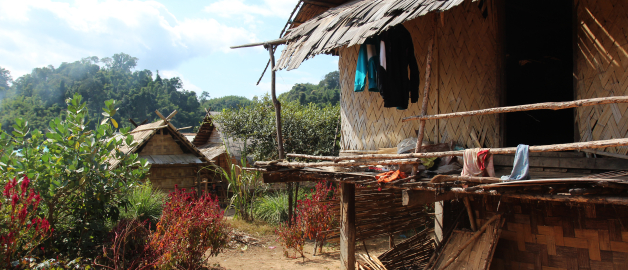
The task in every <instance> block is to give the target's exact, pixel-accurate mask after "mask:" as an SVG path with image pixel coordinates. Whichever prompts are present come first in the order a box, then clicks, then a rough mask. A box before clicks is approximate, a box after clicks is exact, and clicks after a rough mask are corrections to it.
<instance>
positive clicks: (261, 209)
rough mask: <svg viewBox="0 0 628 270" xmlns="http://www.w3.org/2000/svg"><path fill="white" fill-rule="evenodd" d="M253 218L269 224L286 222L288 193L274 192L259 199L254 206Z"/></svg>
mask: <svg viewBox="0 0 628 270" xmlns="http://www.w3.org/2000/svg"><path fill="white" fill-rule="evenodd" d="M253 212H254V213H255V218H257V219H261V220H263V221H266V222H268V223H270V224H275V225H277V224H279V223H282V222H285V221H288V193H285V192H275V193H269V194H266V195H264V196H263V197H261V198H259V199H258V200H257V201H256V202H255V205H254V210H253Z"/></svg>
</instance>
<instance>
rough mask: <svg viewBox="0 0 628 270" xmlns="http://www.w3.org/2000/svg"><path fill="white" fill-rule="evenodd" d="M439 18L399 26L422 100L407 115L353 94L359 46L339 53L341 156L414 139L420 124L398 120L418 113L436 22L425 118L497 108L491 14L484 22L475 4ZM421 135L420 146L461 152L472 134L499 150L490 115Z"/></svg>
mask: <svg viewBox="0 0 628 270" xmlns="http://www.w3.org/2000/svg"><path fill="white" fill-rule="evenodd" d="M488 2H489V3H490V2H492V1H488ZM488 6H489V7H491V6H492V5H491V4H489V5H488ZM443 15H444V16H443V17H442V21H441V17H440V15H438V14H428V15H426V16H422V17H419V18H417V19H414V20H411V21H408V22H406V23H404V26H405V27H406V28H407V29H408V31H410V33H411V35H412V39H413V42H414V44H413V45H414V52H415V58H416V59H417V62H418V65H419V70H420V72H421V76H420V77H421V83H420V86H419V89H420V97H421V99H420V100H419V102H418V103H413V104H410V105H409V107H408V109H407V110H397V109H396V108H384V107H383V100H382V98H381V96H380V94H379V93H376V92H368V91H364V92H357V93H356V92H353V83H354V78H355V66H356V62H357V56H358V50H359V46H358V45H356V46H351V47H342V48H341V49H340V60H339V70H340V83H341V93H342V94H341V117H342V144H341V145H342V149H343V150H377V149H378V148H388V147H395V146H397V144H398V143H399V142H400V141H401V140H403V139H405V138H408V137H416V130H418V128H419V121H410V122H405V123H402V122H401V119H402V118H404V117H407V116H412V115H418V114H420V112H421V103H422V96H423V93H422V92H423V87H424V83H425V61H426V56H427V45H428V43H429V41H430V39H431V38H433V37H434V33H435V24H436V22H437V21H438V28H437V29H438V30H437V31H438V37H437V38H436V42H435V48H434V53H433V54H434V55H433V57H434V58H433V61H432V66H433V72H432V77H431V82H432V83H431V89H430V96H429V108H428V110H427V112H428V114H437V113H446V112H456V111H466V110H477V109H483V108H490V107H497V106H498V104H499V100H498V97H497V90H496V89H497V85H496V78H497V68H496V63H497V61H496V58H495V57H496V54H497V47H496V45H495V42H496V31H495V29H496V27H495V26H494V25H495V22H494V19H493V16H492V12H491V11H490V8H489V16H488V17H487V18H484V17H483V16H482V14H481V11H480V9H479V8H478V5H477V2H475V3H474V2H471V1H465V2H464V3H463V4H461V5H460V6H458V7H455V8H452V9H451V10H449V11H447V12H444V14H443ZM425 132H426V133H425V139H424V140H427V141H430V142H447V141H451V140H454V141H456V143H458V144H460V145H463V146H473V145H474V142H473V139H472V136H470V134H471V133H472V132H473V133H475V135H476V137H477V138H478V139H479V141H480V143H481V144H483V145H484V146H486V147H497V146H499V144H500V135H499V125H498V118H497V116H495V115H487V116H478V117H467V118H457V119H447V120H438V121H428V122H427V123H426V127H425Z"/></svg>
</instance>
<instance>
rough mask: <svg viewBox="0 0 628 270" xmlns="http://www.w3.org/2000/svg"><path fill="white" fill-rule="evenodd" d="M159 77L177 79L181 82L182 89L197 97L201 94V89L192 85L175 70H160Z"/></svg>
mask: <svg viewBox="0 0 628 270" xmlns="http://www.w3.org/2000/svg"><path fill="white" fill-rule="evenodd" d="M159 75H160V76H161V77H162V78H173V77H179V78H180V79H181V81H182V82H183V89H185V90H190V91H194V92H196V94H197V95H199V96H200V94H201V93H202V92H203V89H201V88H200V87H198V86H196V85H195V84H193V83H192V82H191V81H189V80H188V79H187V78H186V77H184V76H183V74H181V73H179V72H178V71H175V70H163V71H162V70H160V71H159Z"/></svg>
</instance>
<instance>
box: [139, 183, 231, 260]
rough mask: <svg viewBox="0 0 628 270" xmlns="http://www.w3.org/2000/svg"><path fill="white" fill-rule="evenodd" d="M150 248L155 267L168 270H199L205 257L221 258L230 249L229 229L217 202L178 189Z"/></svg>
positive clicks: (152, 238) (192, 192)
mask: <svg viewBox="0 0 628 270" xmlns="http://www.w3.org/2000/svg"><path fill="white" fill-rule="evenodd" d="M169 197H170V201H169V202H167V203H166V205H165V207H164V210H163V214H162V216H161V219H160V220H159V223H157V228H156V230H155V232H153V233H152V234H151V236H150V242H149V247H150V249H151V250H152V252H153V254H155V261H154V262H155V264H156V265H158V267H159V268H165V269H199V268H201V267H202V266H203V263H204V260H203V258H204V255H205V254H206V252H207V251H209V256H215V255H218V253H220V252H221V251H222V250H223V249H224V248H225V247H226V245H227V242H228V239H229V231H230V230H229V228H228V227H227V225H226V223H225V222H224V212H223V211H222V210H221V209H220V206H219V203H218V200H217V199H212V198H211V197H210V196H209V195H202V196H201V197H197V195H196V192H194V191H191V192H185V189H183V190H179V189H176V190H175V191H174V192H172V193H170V195H169Z"/></svg>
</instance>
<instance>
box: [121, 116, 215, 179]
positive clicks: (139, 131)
mask: <svg viewBox="0 0 628 270" xmlns="http://www.w3.org/2000/svg"><path fill="white" fill-rule="evenodd" d="M160 129H168V131H169V132H170V134H172V136H174V137H175V138H176V139H177V140H178V141H179V142H181V146H182V147H185V148H187V149H188V150H189V151H190V152H191V153H192V156H195V157H196V159H193V158H191V157H190V156H185V157H176V158H174V159H173V157H169V158H168V157H166V158H164V157H161V156H160V157H158V158H156V159H147V160H148V161H149V162H150V163H151V164H187V163H206V162H209V159H207V158H205V155H203V153H201V151H200V150H199V149H198V148H197V147H196V146H194V144H192V143H191V142H190V141H189V140H188V139H187V138H186V136H184V135H183V134H182V133H181V132H179V131H178V130H177V128H176V127H175V126H173V125H172V124H171V123H170V122H169V121H164V120H159V121H157V122H154V123H150V124H145V125H141V126H138V127H136V128H135V129H133V130H132V131H131V132H130V133H131V135H132V136H133V141H134V142H137V144H136V145H135V146H133V147H128V146H122V147H121V148H120V151H121V152H122V153H124V154H130V153H136V152H137V151H138V150H140V149H141V148H142V146H144V145H145V144H146V143H147V142H148V141H150V139H151V138H152V137H153V136H155V134H157V131H158V130H160ZM117 139H124V138H117ZM142 158H146V157H145V156H142ZM151 161H152V162H151ZM199 161H200V162H199ZM109 163H110V168H111V169H114V168H116V167H117V166H118V164H119V161H118V160H116V159H110V160H109Z"/></svg>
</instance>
